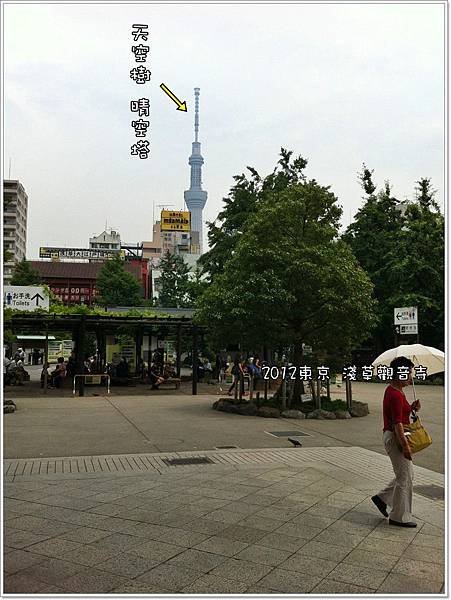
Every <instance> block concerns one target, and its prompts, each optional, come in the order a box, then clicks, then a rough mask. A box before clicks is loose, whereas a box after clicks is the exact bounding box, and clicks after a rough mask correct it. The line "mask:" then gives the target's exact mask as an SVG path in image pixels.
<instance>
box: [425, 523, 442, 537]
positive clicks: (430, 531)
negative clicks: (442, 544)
mask: <svg viewBox="0 0 451 600" xmlns="http://www.w3.org/2000/svg"><path fill="white" fill-rule="evenodd" d="M419 533H421V534H426V535H436V536H438V537H443V536H444V535H445V530H444V529H442V528H441V527H437V526H436V525H431V524H430V523H424V525H423V527H422V528H421V529H420V531H419Z"/></svg>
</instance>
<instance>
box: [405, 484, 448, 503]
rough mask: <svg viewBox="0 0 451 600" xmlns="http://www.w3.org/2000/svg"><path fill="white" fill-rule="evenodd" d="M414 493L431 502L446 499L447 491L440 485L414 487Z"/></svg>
mask: <svg viewBox="0 0 451 600" xmlns="http://www.w3.org/2000/svg"><path fill="white" fill-rule="evenodd" d="M413 491H414V492H416V493H417V494H420V495H421V496H426V498H430V499H431V500H444V499H445V489H444V488H442V487H441V486H439V485H414V486H413Z"/></svg>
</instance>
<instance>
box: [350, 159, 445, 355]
mask: <svg viewBox="0 0 451 600" xmlns="http://www.w3.org/2000/svg"><path fill="white" fill-rule="evenodd" d="M360 181H361V183H362V187H363V189H364V191H365V194H366V196H365V202H364V204H363V206H362V207H361V208H360V210H359V211H358V212H357V214H356V216H355V219H354V222H353V223H352V224H351V225H350V226H349V227H348V229H347V230H346V232H345V234H344V235H343V236H342V239H343V240H344V241H346V242H347V243H348V244H349V245H350V246H351V248H352V250H353V252H354V254H355V256H356V257H357V259H358V261H359V263H360V265H361V266H362V267H363V268H364V269H365V271H366V272H367V274H368V275H369V277H370V279H371V281H372V282H373V284H374V294H375V297H376V299H377V301H378V316H379V322H378V324H377V327H376V329H375V330H374V332H373V335H372V338H371V340H367V342H368V343H371V344H372V345H374V347H375V350H376V351H377V352H380V351H382V350H384V349H386V348H387V347H391V346H392V345H393V337H394V333H395V332H394V324H393V309H394V308H395V307H398V306H418V308H419V313H420V341H421V342H423V343H426V344H430V345H438V346H440V347H442V346H443V340H444V219H443V216H442V215H441V214H440V210H439V207H438V205H437V203H436V201H435V199H434V195H435V191H434V190H433V189H432V187H431V181H430V179H427V178H423V179H421V180H420V181H418V182H417V188H416V194H415V200H414V201H413V202H408V201H405V202H402V203H401V202H399V201H398V200H397V199H396V198H394V197H393V196H392V193H391V189H390V185H389V184H388V182H386V183H385V186H384V188H383V189H382V190H380V191H379V192H376V186H375V185H374V184H373V181H372V171H369V169H367V167H366V166H365V165H364V166H363V171H362V173H361V174H360Z"/></svg>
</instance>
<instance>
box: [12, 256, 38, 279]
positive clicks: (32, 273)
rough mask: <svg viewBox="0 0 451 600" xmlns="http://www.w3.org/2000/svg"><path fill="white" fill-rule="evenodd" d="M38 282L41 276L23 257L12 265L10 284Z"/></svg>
mask: <svg viewBox="0 0 451 600" xmlns="http://www.w3.org/2000/svg"><path fill="white" fill-rule="evenodd" d="M40 283H41V276H40V275H39V273H38V272H37V271H36V270H35V269H33V267H32V266H31V264H30V262H29V261H28V260H26V259H25V258H23V259H22V260H21V261H20V262H18V263H17V264H16V265H15V266H14V269H13V273H12V277H11V285H39V284H40Z"/></svg>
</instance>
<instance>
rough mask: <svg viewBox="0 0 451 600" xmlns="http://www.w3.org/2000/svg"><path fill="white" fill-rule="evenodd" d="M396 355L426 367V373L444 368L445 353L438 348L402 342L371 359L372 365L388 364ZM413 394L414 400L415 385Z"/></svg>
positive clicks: (440, 370)
mask: <svg viewBox="0 0 451 600" xmlns="http://www.w3.org/2000/svg"><path fill="white" fill-rule="evenodd" d="M398 356H405V357H406V358H410V360H411V361H412V362H413V364H414V365H415V367H419V366H422V367H426V369H427V374H428V375H433V374H434V373H441V372H442V371H444V370H445V353H444V352H442V351H441V350H438V348H433V347H432V346H423V345H422V344H403V345H401V346H397V347H396V348H391V349H390V350H386V351H385V352H382V354H380V355H379V356H378V357H377V358H376V359H375V360H374V361H373V363H372V366H373V367H374V368H376V367H377V366H378V365H386V366H390V363H391V361H392V360H393V359H394V358H397V357H398ZM412 384H413V381H412ZM413 394H414V397H415V400H416V394H415V385H413Z"/></svg>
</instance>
